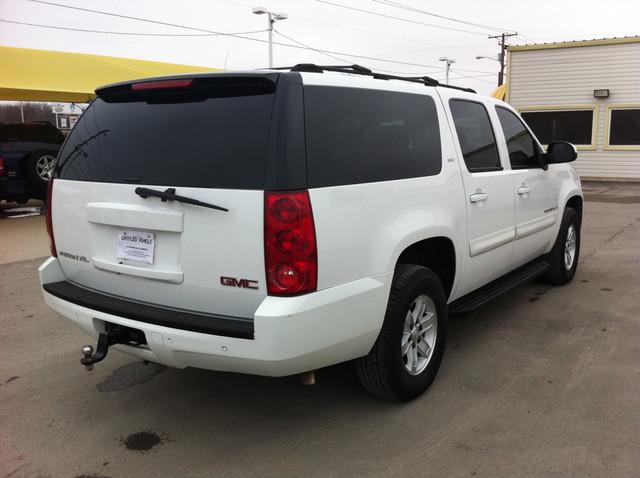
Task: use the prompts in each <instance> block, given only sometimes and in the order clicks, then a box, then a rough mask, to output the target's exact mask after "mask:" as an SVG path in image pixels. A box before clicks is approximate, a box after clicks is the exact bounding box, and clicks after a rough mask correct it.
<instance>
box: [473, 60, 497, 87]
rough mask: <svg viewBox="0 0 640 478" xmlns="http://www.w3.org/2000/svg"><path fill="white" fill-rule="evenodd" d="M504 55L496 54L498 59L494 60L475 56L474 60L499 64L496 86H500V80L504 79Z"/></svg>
mask: <svg viewBox="0 0 640 478" xmlns="http://www.w3.org/2000/svg"><path fill="white" fill-rule="evenodd" d="M503 58H504V55H503V54H502V53H498V58H494V57H492V56H484V55H478V56H476V60H493V61H497V62H498V63H500V71H499V72H498V86H500V85H501V84H502V80H503V79H504V62H503V61H502V60H503Z"/></svg>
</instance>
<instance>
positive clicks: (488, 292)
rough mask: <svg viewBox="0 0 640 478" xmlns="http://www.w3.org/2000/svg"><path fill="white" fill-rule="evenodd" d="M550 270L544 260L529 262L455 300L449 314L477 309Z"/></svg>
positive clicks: (450, 306)
mask: <svg viewBox="0 0 640 478" xmlns="http://www.w3.org/2000/svg"><path fill="white" fill-rule="evenodd" d="M548 268H549V263H548V262H547V261H546V260H545V259H544V258H543V259H536V260H534V261H532V262H529V263H528V264H525V265H524V266H522V267H520V268H518V269H516V270H514V271H512V272H509V273H508V274H506V275H504V276H502V277H500V278H498V279H496V280H494V281H493V282H489V283H488V284H487V285H485V286H482V287H480V288H479V289H476V290H474V291H473V292H470V293H469V294H467V295H464V296H462V297H460V298H459V299H456V300H454V301H453V302H451V303H450V304H449V312H450V313H452V314H456V313H460V312H469V311H470V310H473V309H476V308H478V307H480V306H481V305H484V304H485V303H487V302H489V301H490V300H492V299H495V298H496V297H498V296H499V295H501V294H503V293H505V292H507V291H509V290H511V289H513V288H514V287H518V286H519V285H523V284H526V283H527V282H530V281H532V280H533V279H535V278H536V277H538V276H539V275H542V274H544V273H545V272H546V271H547V269H548Z"/></svg>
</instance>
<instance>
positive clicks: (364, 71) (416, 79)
mask: <svg viewBox="0 0 640 478" xmlns="http://www.w3.org/2000/svg"><path fill="white" fill-rule="evenodd" d="M271 69H272V70H289V71H300V72H307V73H323V72H325V71H335V72H338V73H351V74H354V75H363V76H370V77H372V78H375V79H376V80H401V81H410V82H412V83H421V84H423V85H425V86H441V87H443V88H451V89H454V90H460V91H466V92H468V93H476V90H473V89H471V88H463V87H461V86H453V85H447V84H444V83H440V82H439V81H438V80H436V79H435V78H431V77H429V76H397V75H389V74H387V73H378V72H375V71H373V70H370V69H369V68H366V67H364V66H361V65H316V64H315V63H298V64H297V65H294V66H283V67H278V68H271Z"/></svg>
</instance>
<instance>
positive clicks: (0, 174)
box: [0, 156, 4, 176]
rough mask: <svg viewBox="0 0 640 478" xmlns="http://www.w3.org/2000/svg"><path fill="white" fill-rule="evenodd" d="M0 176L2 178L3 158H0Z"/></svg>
mask: <svg viewBox="0 0 640 478" xmlns="http://www.w3.org/2000/svg"><path fill="white" fill-rule="evenodd" d="M0 176H4V158H3V157H2V156H0Z"/></svg>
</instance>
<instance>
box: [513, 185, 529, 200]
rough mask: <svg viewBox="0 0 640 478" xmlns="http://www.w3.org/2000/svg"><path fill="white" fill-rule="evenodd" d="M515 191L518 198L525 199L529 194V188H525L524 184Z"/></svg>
mask: <svg viewBox="0 0 640 478" xmlns="http://www.w3.org/2000/svg"><path fill="white" fill-rule="evenodd" d="M516 191H517V192H518V194H519V195H520V196H522V197H527V195H528V194H529V193H530V192H531V188H530V187H529V186H527V185H526V184H523V185H522V186H520V187H519V188H518V189H516Z"/></svg>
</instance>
